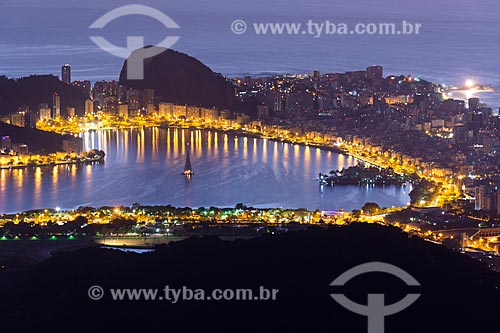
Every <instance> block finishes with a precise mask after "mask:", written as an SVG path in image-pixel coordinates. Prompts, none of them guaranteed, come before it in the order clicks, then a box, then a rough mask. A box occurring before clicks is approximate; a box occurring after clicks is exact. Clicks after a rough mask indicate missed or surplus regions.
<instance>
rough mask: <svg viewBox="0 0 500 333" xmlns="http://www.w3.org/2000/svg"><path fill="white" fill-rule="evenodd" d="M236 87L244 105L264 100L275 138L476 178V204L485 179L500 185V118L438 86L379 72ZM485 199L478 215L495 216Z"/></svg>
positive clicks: (251, 81) (266, 124) (256, 81)
mask: <svg viewBox="0 0 500 333" xmlns="http://www.w3.org/2000/svg"><path fill="white" fill-rule="evenodd" d="M236 85H237V86H238V97H239V98H240V99H241V100H242V101H245V100H247V99H256V100H257V101H258V103H259V104H260V106H259V107H258V108H259V109H258V110H257V117H258V118H259V120H261V121H262V123H263V124H262V126H263V131H264V132H267V133H268V134H269V135H271V136H276V137H279V138H283V139H292V140H293V139H294V138H299V137H300V138H306V139H308V140H316V141H318V142H320V143H325V144H342V145H345V146H347V147H349V148H350V149H352V150H354V151H357V152H359V153H360V154H366V155H368V156H370V157H371V159H372V160H373V159H375V160H378V161H380V162H381V163H380V164H381V165H386V164H390V163H384V162H385V161H390V162H392V163H394V164H399V165H402V166H405V169H407V170H408V169H409V170H414V172H415V173H417V174H420V175H428V176H436V177H449V178H454V179H457V178H460V180H461V179H463V178H469V179H471V186H467V190H469V189H470V192H469V194H470V195H471V197H474V198H477V197H478V196H477V195H476V191H475V188H476V186H477V187H480V186H481V182H482V181H484V180H485V179H488V180H489V181H490V182H491V180H493V181H492V182H491V183H492V184H493V185H491V186H492V188H493V189H494V188H495V187H497V186H498V185H499V184H500V117H499V116H498V115H495V114H494V112H493V110H492V109H491V108H490V107H488V106H486V105H484V104H482V103H481V101H480V100H479V99H478V98H470V99H469V100H468V101H461V100H455V99H451V98H449V95H448V91H447V90H446V89H445V87H443V86H441V85H439V84H437V83H433V82H428V81H425V80H422V79H420V78H414V77H412V76H389V77H384V75H383V68H382V67H380V66H372V67H368V68H367V69H366V70H363V71H354V72H346V73H335V74H323V75H322V74H321V73H319V72H317V71H314V72H312V74H311V75H301V76H300V75H284V76H276V77H266V78H252V77H245V78H241V79H238V80H237V81H236ZM490 190H491V189H490ZM493 192H494V191H493ZM493 192H491V193H493ZM488 193H489V192H488ZM483 197H485V196H484V195H482V196H481V195H479V198H478V199H476V200H477V201H480V202H482V204H480V205H476V207H477V209H482V210H486V211H491V212H496V211H497V208H496V207H497V206H498V205H497V203H495V204H491V205H489V204H486V203H485V202H487V201H488V200H489V201H491V202H492V203H493V202H496V201H495V198H493V196H489V197H491V198H490V199H487V200H486V199H482V198H483Z"/></svg>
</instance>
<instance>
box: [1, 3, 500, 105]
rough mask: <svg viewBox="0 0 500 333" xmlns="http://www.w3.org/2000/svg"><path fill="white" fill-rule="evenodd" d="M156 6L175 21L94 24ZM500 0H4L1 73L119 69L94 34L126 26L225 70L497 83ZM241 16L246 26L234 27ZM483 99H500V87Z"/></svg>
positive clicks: (93, 76) (122, 33)
mask: <svg viewBox="0 0 500 333" xmlns="http://www.w3.org/2000/svg"><path fill="white" fill-rule="evenodd" d="M129 4H143V5H148V6H152V7H154V8H157V9H158V10H160V11H162V12H164V13H165V14H167V15H168V16H169V17H171V18H172V19H173V20H174V21H175V22H177V23H178V25H179V26H180V29H167V28H165V27H164V26H163V25H162V24H161V23H159V22H157V21H156V20H154V19H151V18H148V17H144V16H139V15H132V16H127V17H122V18H120V19H117V20H115V21H113V22H111V23H110V24H109V25H107V26H106V27H105V28H104V29H103V30H102V31H97V32H96V31H93V29H89V26H90V25H91V24H92V23H93V22H94V21H95V20H96V19H97V18H99V17H100V16H102V15H103V14H105V13H107V12H108V11H110V10H112V9H114V8H117V7H119V6H123V5H129ZM499 10H500V3H499V2H498V1H496V0H453V1H452V0H447V1H444V0H442V1H431V0H420V1H408V0H380V1H371V0H352V1H349V2H345V1H337V0H336V1H322V0H309V1H297V0H291V1H285V0H275V1H264V0H255V1H251V2H250V1H246V0H233V1H229V0H215V1H208V0H201V1H199V0H182V1H181V0H169V1H163V0H161V1H160V0H137V1H123V0H107V1H98V0H87V1H85V2H84V3H83V2H81V1H75V0H69V1H68V0H44V1H38V0H16V1H11V2H10V1H9V2H7V1H3V2H2V3H1V4H0V74H3V75H7V76H9V77H21V76H26V75H30V74H34V73H37V74H44V73H53V74H57V75H59V74H60V67H61V65H62V64H65V63H70V64H71V65H72V71H73V79H89V80H91V81H96V80H101V79H117V78H118V75H119V71H120V69H121V66H122V63H123V59H120V58H117V57H115V56H113V55H110V54H108V53H106V52H104V51H102V50H101V49H99V48H98V47H97V46H96V45H95V44H94V43H93V42H92V41H91V40H90V39H89V36H91V35H102V36H104V37H105V38H107V39H108V40H109V41H110V42H112V43H114V44H116V45H119V46H125V44H126V37H127V36H144V37H145V41H146V44H156V43H158V42H159V41H160V40H162V39H163V38H164V37H165V36H167V35H169V36H180V40H179V42H178V43H176V44H175V45H174V47H173V48H174V49H176V50H179V51H181V52H185V53H187V54H190V55H192V56H194V57H196V58H198V59H199V60H201V61H202V62H203V63H205V64H207V65H208V66H209V67H211V68H212V69H213V70H214V71H216V72H220V73H223V74H224V75H227V76H240V75H245V74H252V75H258V74H260V73H267V74H269V73H310V72H311V70H312V69H317V70H320V71H321V72H344V71H348V70H356V69H362V68H365V67H367V66H369V65H373V64H380V65H383V66H384V68H385V74H387V75H389V74H406V75H407V74H412V75H414V76H419V77H422V78H424V79H427V80H432V81H436V82H440V83H443V84H447V85H455V86H457V85H461V84H462V83H463V82H465V81H466V80H468V79H473V80H474V81H476V82H478V83H480V84H484V85H488V86H492V87H494V88H496V89H500V77H499V75H498V74H499V73H500V62H499V61H498V55H499V54H500V36H499V31H500V21H499V20H498V17H497V16H498V12H499ZM236 19H242V20H245V21H246V22H247V23H248V25H249V31H247V33H245V34H242V35H236V34H234V33H232V31H231V29H230V26H231V23H232V22H233V21H234V20H236ZM309 19H311V20H313V21H314V22H318V23H321V22H324V21H326V20H329V21H331V22H336V23H348V24H350V25H352V24H356V23H365V24H367V23H380V22H394V23H400V22H401V21H402V20H407V21H409V22H418V23H420V24H422V28H421V33H420V34H419V35H411V36H406V35H404V36H403V35H395V36H379V35H373V36H367V35H363V36H359V35H348V36H339V35H323V36H321V37H319V38H315V37H313V36H310V35H298V36H286V35H281V36H277V35H274V36H273V35H266V36H263V35H256V34H255V33H253V32H252V31H251V30H252V29H251V25H252V23H259V22H264V23H265V22H280V23H286V22H290V23H302V24H305V23H306V22H307V21H308V20H309ZM480 97H481V99H482V100H483V101H484V102H486V103H487V104H489V105H490V106H492V107H494V108H495V109H496V110H497V109H498V107H500V94H499V93H482V94H480Z"/></svg>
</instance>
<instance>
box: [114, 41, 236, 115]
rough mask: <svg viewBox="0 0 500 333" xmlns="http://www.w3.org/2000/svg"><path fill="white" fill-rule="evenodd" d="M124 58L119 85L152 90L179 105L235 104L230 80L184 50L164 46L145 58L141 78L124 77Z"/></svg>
mask: <svg viewBox="0 0 500 333" xmlns="http://www.w3.org/2000/svg"><path fill="white" fill-rule="evenodd" d="M137 52H138V51H135V52H134V53H133V54H132V55H131V57H134V55H135V54H136V53H137ZM127 61H128V60H127ZM127 61H125V63H124V65H123V68H122V71H121V74H120V84H121V85H124V86H126V87H128V88H134V89H155V93H156V95H157V96H159V97H161V98H162V99H163V101H164V102H171V103H176V104H179V105H184V104H187V105H195V106H203V107H207V108H212V107H214V106H215V107H217V108H220V109H230V108H232V107H233V106H234V104H235V97H234V87H233V85H232V83H231V82H229V81H228V80H226V78H224V77H223V76H222V75H220V74H217V73H214V72H213V71H212V70H211V69H210V68H208V67H207V66H205V65H204V64H202V63H201V62H200V61H198V60H197V59H195V58H193V57H190V56H188V55H186V54H184V53H180V52H177V51H173V50H169V49H165V51H164V52H162V53H160V54H159V55H157V56H155V57H152V58H149V59H146V60H145V61H144V80H127Z"/></svg>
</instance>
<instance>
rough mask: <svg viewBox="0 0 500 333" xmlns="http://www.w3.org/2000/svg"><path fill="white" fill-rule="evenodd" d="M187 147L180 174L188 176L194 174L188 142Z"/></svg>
mask: <svg viewBox="0 0 500 333" xmlns="http://www.w3.org/2000/svg"><path fill="white" fill-rule="evenodd" d="M187 148H188V149H187V154H186V163H185V164H184V171H183V172H182V175H183V176H184V177H187V178H189V177H191V176H192V175H194V171H193V168H192V167H191V159H190V158H189V143H188V144H187Z"/></svg>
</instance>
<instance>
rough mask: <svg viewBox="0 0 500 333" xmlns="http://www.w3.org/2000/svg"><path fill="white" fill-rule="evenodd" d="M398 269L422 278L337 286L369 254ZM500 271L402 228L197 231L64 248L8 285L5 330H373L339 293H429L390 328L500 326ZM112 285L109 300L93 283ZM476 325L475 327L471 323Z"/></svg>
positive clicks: (1, 309) (356, 297)
mask: <svg viewBox="0 0 500 333" xmlns="http://www.w3.org/2000/svg"><path fill="white" fill-rule="evenodd" d="M373 261H380V262H385V263H390V264H393V265H396V266H398V267H400V268H402V269H404V270H405V271H407V272H408V273H409V274H411V275H412V276H413V277H414V278H415V279H417V280H418V282H420V284H421V287H417V288H416V289H415V287H408V286H406V285H405V284H404V283H403V282H402V281H400V280H399V279H397V278H395V277H392V276H390V275H388V274H382V273H371V274H365V275H363V276H359V277H357V278H355V279H353V280H351V281H350V282H348V283H347V284H346V286H345V287H344V288H342V289H334V288H333V287H330V286H329V284H330V283H331V282H332V281H333V280H334V279H335V278H336V277H338V276H339V275H340V274H342V273H343V272H345V271H347V270H348V269H350V268H352V267H354V266H356V265H359V264H364V263H367V262H373ZM499 282H500V277H499V275H498V274H497V273H494V272H492V271H489V270H487V269H486V268H485V267H483V265H482V264H480V263H479V262H475V261H473V260H472V259H469V258H468V257H466V256H463V255H460V254H456V253H453V252H450V251H449V250H448V249H446V248H444V247H441V246H437V245H434V244H431V243H428V242H425V241H423V240H421V239H418V238H408V236H407V235H406V234H404V233H402V232H401V231H399V230H398V229H392V228H386V227H381V226H370V225H352V226H350V227H344V228H332V229H329V230H309V231H302V232H294V233H288V234H285V235H280V236H269V237H262V238H258V239H252V240H239V241H234V242H225V241H221V240H218V239H215V238H207V239H188V240H185V241H182V242H178V243H172V244H170V245H168V246H163V247H160V248H158V250H157V251H156V252H154V253H149V254H142V255H139V254H132V253H122V252H118V251H113V250H103V249H84V250H79V251H76V252H73V253H64V254H59V255H56V256H55V257H53V258H52V259H50V260H47V261H45V262H43V263H41V264H39V265H38V266H36V267H34V268H33V269H31V270H29V271H27V272H25V273H24V274H22V275H21V276H19V277H18V278H17V282H16V284H15V285H14V286H12V285H4V288H3V291H2V293H1V295H0V327H2V331H5V332H14V331H17V332H19V331H23V332H27V331H29V332H49V331H50V332H58V331H73V330H75V331H82V332H84V331H86V332H139V331H140V332H151V331H153V330H154V331H158V330H161V331H162V332H367V319H366V317H363V316H360V315H357V314H353V313H351V312H349V311H348V310H346V309H344V308H343V307H341V306H340V305H339V304H337V303H336V302H335V301H334V300H333V299H332V298H331V297H330V296H329V294H330V293H332V292H337V293H344V294H346V295H347V296H348V297H349V298H351V299H352V300H353V301H355V302H357V303H365V304H366V299H367V296H366V295H367V294H368V293H383V294H385V295H386V296H385V297H386V303H394V302H396V301H399V300H400V299H402V298H403V297H404V296H406V295H407V294H408V293H420V294H421V297H420V299H418V300H417V301H416V302H415V303H414V304H413V305H412V306H410V307H409V308H407V309H406V310H404V311H403V312H401V313H399V314H396V315H393V316H390V317H387V318H386V320H385V322H386V330H385V332H389V333H391V332H454V333H460V332H471V331H491V332H494V331H497V330H498V323H496V318H497V314H498V305H499V304H500V303H499V302H500V295H499V291H498V289H497V288H498V286H499ZM94 285H99V286H102V287H103V288H104V290H105V295H104V298H103V299H102V300H100V301H93V300H90V299H89V297H88V289H89V287H91V286H94ZM165 285H169V286H170V287H171V288H182V287H183V286H186V287H188V288H192V289H197V288H204V289H206V290H211V289H214V288H220V289H226V288H253V289H254V290H259V286H264V287H266V288H269V289H271V288H277V289H279V293H278V294H277V300H276V301H271V300H267V301H246V302H244V301H239V302H237V301H219V302H217V301H213V300H212V301H194V300H193V301H182V302H179V303H177V304H171V303H170V302H168V301H166V300H156V301H113V300H112V299H111V296H110V291H109V288H158V289H163V288H164V287H165ZM472 329H473V330H472Z"/></svg>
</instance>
